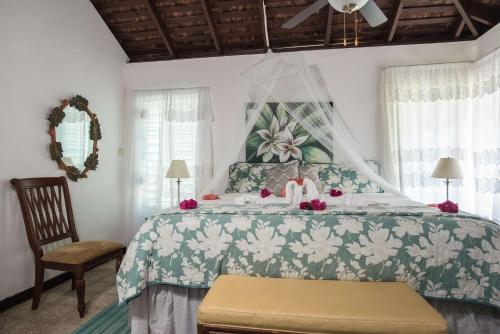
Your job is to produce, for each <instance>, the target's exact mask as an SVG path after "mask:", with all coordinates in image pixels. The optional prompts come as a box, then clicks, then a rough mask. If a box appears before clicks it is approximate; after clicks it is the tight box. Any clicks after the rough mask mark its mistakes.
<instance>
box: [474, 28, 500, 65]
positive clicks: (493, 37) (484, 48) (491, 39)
mask: <svg viewBox="0 0 500 334" xmlns="http://www.w3.org/2000/svg"><path fill="white" fill-rule="evenodd" d="M474 43H475V49H476V59H478V58H481V57H483V56H485V55H486V54H488V53H490V52H491V51H493V50H495V49H496V48H498V47H500V23H499V24H497V25H496V26H494V27H493V28H491V29H490V30H489V31H488V32H487V33H486V34H484V35H482V36H481V37H479V38H478V39H477V40H476V41H474Z"/></svg>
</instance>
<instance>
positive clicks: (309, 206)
mask: <svg viewBox="0 0 500 334" xmlns="http://www.w3.org/2000/svg"><path fill="white" fill-rule="evenodd" d="M299 208H300V209H301V210H314V211H321V210H325V209H326V202H321V201H320V200H319V199H313V200H311V201H310V202H301V203H300V205H299Z"/></svg>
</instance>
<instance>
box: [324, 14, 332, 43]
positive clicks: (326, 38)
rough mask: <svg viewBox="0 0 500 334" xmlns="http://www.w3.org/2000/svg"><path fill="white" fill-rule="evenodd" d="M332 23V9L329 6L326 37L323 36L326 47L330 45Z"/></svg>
mask: <svg viewBox="0 0 500 334" xmlns="http://www.w3.org/2000/svg"><path fill="white" fill-rule="evenodd" d="M332 23H333V7H332V6H329V8H328V18H327V20H326V36H325V45H326V46H327V45H329V44H330V40H331V38H332Z"/></svg>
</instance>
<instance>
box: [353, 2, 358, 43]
mask: <svg viewBox="0 0 500 334" xmlns="http://www.w3.org/2000/svg"><path fill="white" fill-rule="evenodd" d="M356 13H357V11H355V12H354V35H355V38H354V46H358V17H357V15H356Z"/></svg>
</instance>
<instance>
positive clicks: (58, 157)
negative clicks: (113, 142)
mask: <svg viewBox="0 0 500 334" xmlns="http://www.w3.org/2000/svg"><path fill="white" fill-rule="evenodd" d="M68 105H69V106H71V107H74V108H76V109H78V110H80V111H81V112H85V113H87V115H88V116H89V117H90V130H89V139H90V140H91V141H93V142H94V143H93V146H92V153H90V154H89V156H88V157H87V159H85V162H84V163H83V166H84V167H85V168H84V169H83V170H80V169H78V168H77V167H75V166H68V165H66V163H65V162H64V161H63V157H64V155H63V148H62V143H61V142H58V141H57V131H56V128H57V127H58V126H59V124H61V122H62V121H63V120H64V117H65V116H66V114H65V113H64V108H66V107H67V106H68ZM88 105H89V101H88V100H87V99H86V98H84V97H83V96H81V95H75V96H73V97H72V98H71V99H69V100H68V99H64V100H63V101H62V103H61V105H60V106H59V107H55V108H52V110H51V112H50V114H49V117H48V120H49V135H50V144H49V149H50V158H51V159H52V160H55V161H56V162H57V165H58V167H59V168H60V169H62V170H64V171H66V175H67V177H68V178H69V179H70V180H72V181H78V179H81V178H86V177H87V172H88V171H89V170H96V169H97V165H98V163H99V155H98V154H97V152H98V151H99V148H98V147H97V142H98V141H99V140H100V139H101V138H102V135H101V126H100V124H99V120H98V119H97V116H96V114H94V113H93V112H92V111H90V109H89V108H88Z"/></svg>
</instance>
